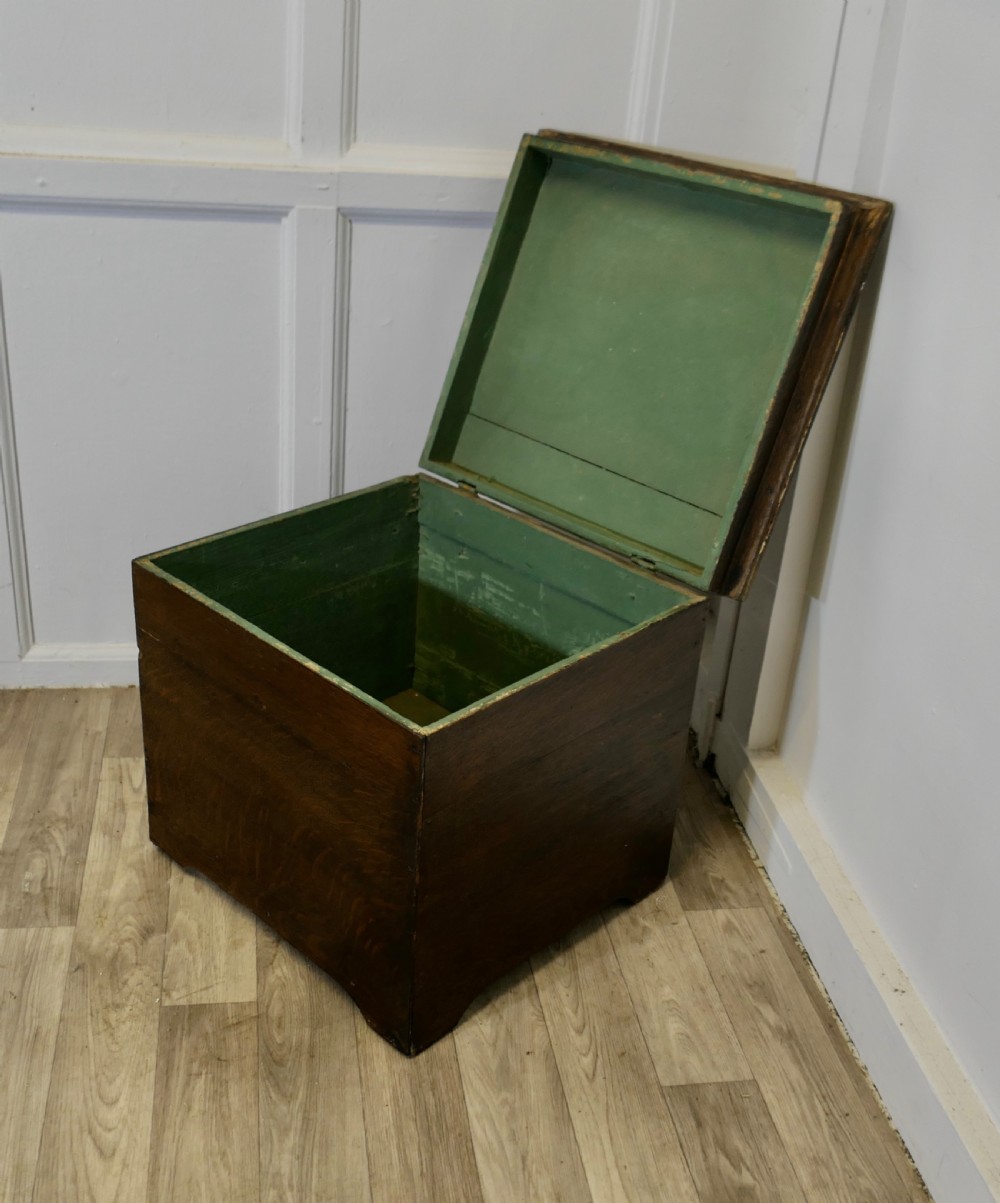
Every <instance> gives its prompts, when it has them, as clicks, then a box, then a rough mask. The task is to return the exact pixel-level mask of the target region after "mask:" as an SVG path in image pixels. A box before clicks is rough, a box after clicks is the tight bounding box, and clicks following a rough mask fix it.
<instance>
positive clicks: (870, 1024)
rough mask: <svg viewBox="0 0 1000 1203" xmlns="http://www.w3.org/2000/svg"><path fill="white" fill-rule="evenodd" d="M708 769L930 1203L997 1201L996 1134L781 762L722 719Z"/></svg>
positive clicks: (999, 1135) (999, 1149)
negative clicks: (752, 747)
mask: <svg viewBox="0 0 1000 1203" xmlns="http://www.w3.org/2000/svg"><path fill="white" fill-rule="evenodd" d="M713 749H714V752H715V767H716V771H717V772H718V774H719V778H720V780H721V781H722V783H723V785H724V786H725V787H726V789H727V790H728V791H729V795H730V797H731V799H732V801H733V805H734V806H735V808H736V811H737V813H738V814H739V816H740V819H741V820H742V822H743V825H744V827H745V828H746V831H747V834H748V835H749V837H750V841H751V843H752V844H753V846H754V848H755V850H756V852H757V855H758V856H759V857H760V859H761V861H762V863H763V865H764V868H765V869H766V870H767V872H768V875H769V876H770V878H771V882H772V884H773V886H774V888H775V890H776V891H777V894H778V897H779V898H780V899H781V901H782V903H783V905H784V907H785V909H786V911H787V912H788V916H789V918H790V919H791V921H792V924H793V925H794V927H795V929H796V931H797V932H798V934H799V938H800V939H801V941H802V943H803V945H804V947H805V949H806V951H807V952H808V953H809V956H810V957H811V958H812V961H813V964H814V965H815V967H816V971H817V973H818V974H819V976H820V978H821V980H822V982H823V985H824V986H825V987H826V990H827V993H828V994H829V995H830V998H831V1000H832V1001H833V1005H834V1006H835V1007H836V1009H837V1011H838V1012H839V1014H840V1017H841V1019H842V1020H843V1022H844V1026H845V1027H846V1028H847V1031H848V1033H849V1034H850V1037H851V1039H852V1040H853V1041H854V1045H855V1047H856V1049H857V1051H858V1054H859V1056H860V1057H861V1059H862V1061H863V1062H864V1063H865V1065H866V1067H867V1069H868V1072H869V1073H870V1075H871V1077H872V1081H873V1082H874V1083H875V1086H876V1088H877V1089H878V1091H879V1093H880V1094H881V1096H882V1101H883V1102H884V1104H885V1106H886V1109H887V1110H888V1112H889V1114H890V1115H891V1117H892V1121H893V1123H894V1124H895V1125H896V1128H897V1129H898V1130H899V1132H900V1134H901V1135H902V1137H903V1140H904V1141H905V1142H906V1145H907V1148H908V1149H909V1150H910V1154H911V1156H912V1157H913V1160H914V1161H915V1162H916V1164H917V1168H918V1169H919V1170H920V1173H921V1174H922V1175H923V1178H924V1181H925V1182H926V1184H927V1187H928V1189H929V1190H930V1192H931V1194H932V1196H933V1197H934V1200H935V1203H998V1201H1000V1131H998V1129H997V1128H996V1127H995V1126H994V1124H993V1121H992V1119H991V1117H990V1115H989V1112H988V1111H987V1109H986V1107H985V1105H984V1104H983V1102H982V1100H981V1099H980V1097H979V1095H978V1094H977V1092H976V1090H975V1088H974V1087H973V1086H972V1084H971V1083H970V1082H969V1080H968V1079H967V1078H966V1077H965V1075H964V1073H963V1072H962V1070H961V1068H960V1066H959V1065H958V1062H957V1061H956V1060H955V1057H954V1055H953V1054H952V1052H951V1050H950V1049H949V1047H948V1045H947V1044H946V1043H945V1040H944V1038H943V1036H942V1035H941V1032H940V1030H939V1029H938V1027H937V1025H936V1023H935V1022H934V1020H933V1018H932V1017H931V1015H930V1013H929V1012H928V1010H927V1009H926V1007H925V1006H924V1004H923V1003H922V1002H921V1000H920V998H919V997H918V995H917V994H916V993H915V992H914V990H913V987H912V986H911V984H910V981H909V979H908V978H907V977H906V975H905V974H904V973H903V971H902V969H901V968H900V966H899V964H898V962H897V961H896V958H895V957H894V955H893V953H892V950H891V949H890V947H889V945H888V944H887V943H886V941H885V939H884V938H883V937H882V935H881V933H880V932H879V929H878V926H877V924H876V923H875V922H874V920H873V917H872V915H871V913H870V912H869V911H868V910H867V908H866V907H865V905H864V904H863V903H862V901H861V899H860V898H859V897H858V896H857V894H856V893H855V892H854V890H853V888H852V887H851V883H850V881H849V880H848V878H847V876H846V874H845V873H844V871H843V869H842V868H841V867H840V864H839V862H838V861H837V859H836V857H835V856H834V854H833V850H832V849H831V847H830V845H829V844H828V843H827V841H826V839H825V838H824V836H823V835H822V833H821V832H820V830H819V827H818V826H817V824H816V823H815V821H814V820H813V818H812V817H811V815H810V814H809V812H808V810H807V808H806V806H805V803H804V801H803V799H802V797H801V795H800V794H799V792H798V789H797V787H796V786H795V783H794V782H793V781H792V780H791V779H790V778H789V776H788V774H787V772H786V770H785V768H784V766H783V764H782V761H781V758H780V757H779V756H777V755H775V754H773V753H758V752H748V751H747V750H746V749H745V748H744V747H743V746H742V744H741V742H740V740H739V737H738V736H737V735H736V734H735V732H734V731H733V729H732V727H730V726H729V725H728V724H726V723H725V722H721V723H720V724H719V726H718V728H717V729H716V733H715V739H714V741H713Z"/></svg>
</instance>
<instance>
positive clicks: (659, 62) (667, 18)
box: [625, 0, 677, 143]
mask: <svg viewBox="0 0 1000 1203" xmlns="http://www.w3.org/2000/svg"><path fill="white" fill-rule="evenodd" d="M676 2H677V0H641V3H640V6H639V19H638V21H637V22H636V36H635V58H634V65H633V67H632V82H631V87H630V89H629V99H628V116H627V118H626V125H625V137H626V138H628V139H630V140H631V141H633V142H648V143H655V142H656V137H657V132H658V129H659V123H660V112H661V110H662V108H663V94H664V88H665V87H666V75H667V63H668V61H669V57H670V37H671V34H672V32H673V21H674V12H675V8H676Z"/></svg>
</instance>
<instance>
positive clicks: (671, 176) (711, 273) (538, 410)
mask: <svg viewBox="0 0 1000 1203" xmlns="http://www.w3.org/2000/svg"><path fill="white" fill-rule="evenodd" d="M612 160H613V161H612ZM838 211H839V210H838V209H837V206H831V205H830V204H827V203H825V202H823V201H819V200H817V199H816V198H814V197H803V196H802V195H801V194H798V193H794V192H787V193H785V192H783V191H781V190H776V189H773V188H772V189H763V188H760V187H752V186H750V185H748V184H746V183H745V182H744V183H741V182H739V181H733V180H732V179H729V178H724V177H719V176H716V175H709V174H707V173H702V174H700V175H699V174H698V173H682V172H678V171H676V170H675V171H669V170H665V169H664V167H663V165H660V164H655V165H653V164H648V163H645V162H644V161H641V160H627V159H625V160H623V159H622V158H621V156H613V155H607V156H602V155H600V154H595V153H594V152H587V153H583V152H580V153H571V152H567V151H565V149H560V148H559V147H558V144H547V143H542V142H538V141H537V140H536V141H535V142H534V143H531V144H529V146H528V148H527V150H526V151H524V152H522V155H521V158H520V160H519V164H518V166H517V167H516V168H515V173H514V175H513V177H512V183H511V185H510V187H509V190H508V194H507V196H506V197H505V201H504V204H503V206H502V208H501V213H500V216H499V218H498V226H497V230H496V232H495V235H494V239H493V242H492V244H491V247H490V249H489V250H488V252H487V259H486V262H485V264H484V268H483V271H482V272H481V275H480V279H479V282H478V284H477V289H476V292H475V293H474V295H473V299H472V303H471V305H470V310H469V315H468V317H467V320H466V324H465V326H464V327H463V332H462V336H461V337H460V340H459V345H458V348H457V350H456V355H455V360H454V362H453V365H452V369H451V372H450V373H449V377H448V380H447V382H446V385H445V391H444V395H443V397H442V402H441V405H440V406H439V409H438V415H437V417H436V419H435V426H434V428H433V430H432V433H431V438H430V440H429V442H428V447H427V450H426V451H425V459H424V461H423V462H424V463H425V466H427V467H430V468H431V469H432V470H434V471H439V472H441V473H442V474H444V475H447V476H451V477H452V478H457V479H464V480H469V481H472V482H474V483H476V485H477V487H480V488H481V489H482V490H483V492H486V493H489V494H490V495H493V496H497V497H499V498H500V499H502V500H505V501H509V502H511V503H512V504H515V505H518V506H519V507H520V508H524V509H525V510H527V511H529V512H532V513H537V514H539V515H540V516H542V517H547V518H549V519H551V520H553V521H557V522H559V523H560V524H561V525H563V526H565V527H567V528H568V529H570V530H573V531H575V532H577V533H580V534H582V535H584V536H585V537H587V538H589V539H594V540H596V541H598V542H601V543H604V544H605V545H607V546H611V547H614V548H615V549H616V550H622V551H625V552H635V553H638V554H640V555H643V556H646V557H648V558H650V559H652V560H653V561H654V563H656V564H657V565H658V566H662V567H664V568H665V569H666V570H667V571H670V572H672V573H673V574H674V575H676V576H678V577H679V578H681V579H683V580H687V581H689V582H691V583H694V584H697V585H699V586H702V587H707V586H708V584H709V582H710V580H711V578H712V574H713V572H714V569H715V567H716V564H717V562H718V558H719V555H720V553H721V550H722V545H723V543H724V540H725V537H726V535H727V533H728V529H729V525H730V523H731V522H732V520H733V517H734V514H735V511H736V507H737V503H738V501H739V499H740V497H741V495H742V492H743V489H744V487H745V484H746V479H747V476H748V474H749V472H750V469H751V466H752V459H753V454H754V452H755V450H756V448H757V446H758V443H759V442H760V441H761V438H762V437H763V435H764V428H765V423H766V420H767V417H768V414H769V412H770V408H771V405H772V402H773V400H774V398H775V395H776V394H777V392H778V389H779V384H780V381H781V378H782V375H783V373H784V372H785V369H786V365H787V363H788V361H789V359H790V358H792V357H793V355H794V351H795V345H796V341H797V339H798V337H799V334H800V332H801V330H802V328H803V325H804V322H805V318H806V315H807V313H808V308H809V303H810V301H811V298H812V296H813V292H814V287H815V281H816V279H817V276H818V273H819V271H820V269H821V268H822V265H823V264H824V262H825V257H826V254H827V251H828V249H829V247H830V244H831V241H832V236H833V231H834V227H835V224H836V219H837V213H838Z"/></svg>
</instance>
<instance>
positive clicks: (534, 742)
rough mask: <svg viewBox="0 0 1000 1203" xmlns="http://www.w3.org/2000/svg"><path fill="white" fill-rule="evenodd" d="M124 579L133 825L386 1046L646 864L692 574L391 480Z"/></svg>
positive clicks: (662, 862) (457, 1012) (645, 881)
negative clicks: (136, 695)
mask: <svg viewBox="0 0 1000 1203" xmlns="http://www.w3.org/2000/svg"><path fill="white" fill-rule="evenodd" d="M134 585H135V603H136V621H137V627H138V635H139V646H140V677H141V696H142V712H143V733H144V740H145V747H146V763H147V775H148V789H149V815H150V834H151V836H152V838H153V840H154V841H155V842H156V843H157V844H159V845H160V847H162V848H163V849H164V850H165V851H166V852H167V853H168V854H169V855H170V856H172V857H173V858H174V859H175V860H177V861H178V862H180V863H181V864H183V865H186V866H190V867H192V868H195V869H197V870H199V871H201V872H202V873H204V874H205V875H206V876H208V877H210V878H211V879H212V880H213V881H215V882H217V883H218V884H219V885H220V886H221V887H222V888H223V889H224V890H226V891H227V892H228V893H229V894H231V895H232V896H233V897H234V898H236V899H238V900H239V901H240V902H241V903H243V904H244V905H245V906H247V907H249V908H250V909H251V910H252V911H253V912H254V913H255V914H257V915H259V916H260V918H262V919H263V920H264V921H265V922H266V923H268V924H269V925H270V926H272V927H273V928H274V929H275V930H276V931H277V932H279V933H280V934H281V935H282V936H283V937H285V938H286V939H287V940H288V941H289V942H290V943H292V944H293V945H295V947H297V948H298V949H299V950H300V951H302V952H303V953H304V954H305V955H306V956H308V957H309V958H310V959H311V960H313V961H314V962H315V963H316V964H317V965H319V966H320V967H321V968H323V969H324V970H326V971H327V972H328V973H329V974H330V975H331V976H332V977H334V978H335V979H336V980H337V981H338V982H340V983H341V984H342V985H343V987H344V988H345V989H346V990H347V991H348V992H349V993H350V995H351V996H352V997H353V998H354V1000H355V1002H356V1003H357V1005H358V1007H359V1008H360V1009H361V1011H362V1013H363V1014H364V1016H365V1018H366V1019H367V1020H368V1022H369V1023H370V1024H371V1025H372V1027H373V1028H375V1030H376V1031H378V1032H379V1033H381V1034H382V1035H383V1036H385V1037H386V1038H387V1039H388V1040H390V1041H391V1042H392V1043H393V1044H394V1045H396V1046H397V1047H398V1048H400V1049H402V1050H403V1051H404V1052H406V1053H409V1054H413V1053H416V1052H419V1051H420V1050H421V1049H423V1048H426V1047H427V1046H428V1045H429V1044H431V1043H433V1042H434V1041H435V1040H437V1039H438V1038H440V1037H441V1036H442V1035H444V1034H445V1033H446V1032H448V1031H449V1030H450V1029H451V1028H452V1027H453V1026H454V1025H455V1024H456V1023H457V1022H458V1020H459V1018H460V1017H461V1015H462V1013H463V1011H464V1010H465V1009H466V1008H467V1006H468V1005H469V1003H470V1002H471V1001H472V1000H473V999H474V998H475V997H476V995H478V994H479V993H480V992H481V991H482V990H483V989H484V988H485V987H486V986H488V985H489V984H490V983H491V982H492V981H494V980H495V979H496V978H497V977H499V976H501V975H502V974H503V973H505V972H507V971H508V970H509V969H511V968H513V967H514V966H515V965H516V964H518V963H519V962H520V961H522V960H524V959H525V958H526V957H527V956H529V955H530V954H532V953H533V952H536V951H538V950H539V949H541V948H543V947H545V945H547V944H548V943H550V942H551V941H552V940H554V939H556V938H557V937H559V936H561V935H563V934H564V933H565V932H566V931H568V930H569V929H571V928H572V927H573V926H575V925H576V924H577V923H579V922H580V921H581V920H582V919H584V918H586V917H587V916H588V915H590V914H592V913H594V912H595V911H597V910H599V909H601V908H602V907H604V906H606V905H608V904H609V903H612V902H614V901H616V900H620V899H624V900H635V899H638V898H641V897H642V896H644V895H645V894H647V893H648V892H649V891H650V890H652V889H653V888H655V886H656V885H657V884H658V883H659V882H660V881H661V880H662V879H663V877H664V875H665V874H666V870H667V861H668V858H669V851H670V840H671V834H672V830H673V821H674V815H675V812H676V808H677V801H678V798H677V791H678V784H677V783H678V780H679V768H680V762H681V759H682V757H683V755H684V747H685V741H686V735H687V727H688V718H689V714H690V709H691V702H692V696H693V691H694V683H695V675H696V671H697V663H698V655H699V650H700V644H701V636H702V628H703V622H704V616H705V604H704V599H703V598H702V597H701V596H700V595H698V594H696V593H693V592H689V591H687V590H685V589H684V588H683V587H679V586H675V585H673V584H672V583H671V582H667V581H664V580H663V579H661V578H657V577H654V576H653V575H651V574H649V573H646V572H644V571H643V570H641V569H639V568H635V567H633V566H631V565H630V564H628V563H627V562H625V561H623V560H619V559H617V558H615V557H613V556H611V555H608V554H605V553H603V552H598V551H594V550H592V549H591V548H589V547H588V546H586V545H585V544H582V543H580V542H577V541H575V540H572V539H569V538H566V537H564V536H562V535H559V534H557V533H555V532H553V531H551V530H549V529H548V528H545V527H543V526H542V525H541V524H539V523H537V522H534V521H532V520H529V519H525V518H523V517H521V516H520V515H516V514H513V513H510V512H509V511H507V510H505V509H503V508H501V507H499V506H495V505H492V504H490V503H488V502H486V501H483V500H482V499H480V498H477V497H475V496H472V495H470V494H467V493H465V492H464V491H461V490H458V489H454V488H451V487H450V486H445V485H441V484H439V483H437V482H434V481H431V480H429V479H427V478H417V477H413V478H406V479H404V480H401V481H397V482H392V483H390V484H388V485H385V486H381V487H380V488H378V489H374V490H369V491H367V492H365V493H361V494H355V495H353V496H351V497H347V498H341V499H338V500H336V501H333V502H329V503H325V504H323V505H321V506H316V507H312V508H310V509H308V510H304V511H298V512H297V513H295V514H290V515H285V516H282V517H281V518H278V519H274V520H271V521H268V522H265V523H259V524H256V525H254V526H251V527H246V528H242V529H240V530H238V531H234V532H229V533H227V534H225V535H221V536H217V537H215V538H213V539H208V540H202V541H200V542H199V543H195V544H189V545H186V546H185V547H182V548H178V549H173V550H171V551H168V552H163V553H160V554H159V555H155V556H150V557H146V558H144V559H142V560H139V561H137V562H136V564H135V567H134Z"/></svg>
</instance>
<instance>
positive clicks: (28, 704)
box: [0, 689, 39, 847]
mask: <svg viewBox="0 0 1000 1203" xmlns="http://www.w3.org/2000/svg"><path fill="white" fill-rule="evenodd" d="M38 696H39V692H38V690H37V689H6V690H0V847H2V846H3V838H4V835H5V833H6V831H7V824H8V822H9V821H10V812H11V810H12V808H13V806H14V796H15V794H16V793H17V786H18V782H19V781H20V780H21V769H22V767H23V765H24V761H25V757H26V756H27V755H28V753H29V751H32V750H33V743H32V735H33V728H34V722H35V715H36V713H37V712H38Z"/></svg>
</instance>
